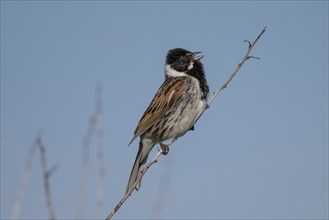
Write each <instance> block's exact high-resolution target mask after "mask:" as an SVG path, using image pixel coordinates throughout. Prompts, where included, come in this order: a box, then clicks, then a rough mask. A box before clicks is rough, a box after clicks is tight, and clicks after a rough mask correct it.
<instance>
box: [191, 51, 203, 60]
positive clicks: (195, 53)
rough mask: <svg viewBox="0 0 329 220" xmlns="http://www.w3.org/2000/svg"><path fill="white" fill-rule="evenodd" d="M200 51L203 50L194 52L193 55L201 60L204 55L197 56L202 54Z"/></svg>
mask: <svg viewBox="0 0 329 220" xmlns="http://www.w3.org/2000/svg"><path fill="white" fill-rule="evenodd" d="M200 53H202V52H194V53H193V57H194V59H195V60H201V59H202V58H203V57H204V56H202V55H201V56H197V54H200Z"/></svg>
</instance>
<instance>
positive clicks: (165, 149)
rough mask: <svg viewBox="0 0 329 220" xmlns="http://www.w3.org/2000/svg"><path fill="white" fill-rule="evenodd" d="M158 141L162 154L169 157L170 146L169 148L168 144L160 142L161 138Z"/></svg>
mask: <svg viewBox="0 0 329 220" xmlns="http://www.w3.org/2000/svg"><path fill="white" fill-rule="evenodd" d="M157 139H158V142H159V145H160V148H161V152H162V154H163V155H167V154H168V153H169V146H168V144H164V143H162V141H161V140H160V138H159V137H157Z"/></svg>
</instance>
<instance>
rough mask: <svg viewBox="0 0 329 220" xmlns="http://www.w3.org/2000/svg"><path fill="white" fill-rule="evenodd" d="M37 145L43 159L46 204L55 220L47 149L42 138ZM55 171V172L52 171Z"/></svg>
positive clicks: (39, 138) (51, 217) (50, 216)
mask: <svg viewBox="0 0 329 220" xmlns="http://www.w3.org/2000/svg"><path fill="white" fill-rule="evenodd" d="M37 145H38V146H39V150H40V159H41V166H42V172H43V181H44V188H45V193H46V204H47V208H48V213H49V218H50V219H52V220H54V219H56V217H55V211H54V208H53V206H52V202H51V193H50V185H49V177H50V175H51V173H50V172H49V170H48V168H47V159H46V153H45V151H46V149H45V146H44V145H43V143H42V140H41V137H38V138H37ZM52 171H53V170H52Z"/></svg>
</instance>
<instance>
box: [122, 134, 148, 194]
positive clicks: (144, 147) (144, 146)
mask: <svg viewBox="0 0 329 220" xmlns="http://www.w3.org/2000/svg"><path fill="white" fill-rule="evenodd" d="M143 142H145V141H144V139H143V138H142V139H141V141H140V142H139V149H138V152H137V156H136V159H135V162H134V166H133V168H132V169H131V173H130V176H129V180H128V185H127V188H126V194H127V193H128V192H129V190H130V189H131V187H132V186H133V185H134V184H135V182H136V180H137V177H138V173H139V170H140V168H141V166H142V165H143V164H145V163H146V161H147V157H148V155H149V153H150V151H151V150H152V148H153V146H154V144H151V145H150V144H149V143H143ZM140 186H141V182H139V183H138V184H137V185H136V186H135V189H136V190H137V191H138V190H139V188H140Z"/></svg>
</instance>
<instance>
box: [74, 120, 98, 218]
mask: <svg viewBox="0 0 329 220" xmlns="http://www.w3.org/2000/svg"><path fill="white" fill-rule="evenodd" d="M95 120H96V119H95V117H94V116H91V117H90V119H89V123H88V128H87V131H86V134H85V136H84V138H83V141H82V165H81V177H80V195H79V204H78V212H77V217H76V219H83V218H84V210H85V208H86V188H87V182H88V171H89V157H90V142H91V138H92V136H93V134H94V131H95Z"/></svg>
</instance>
